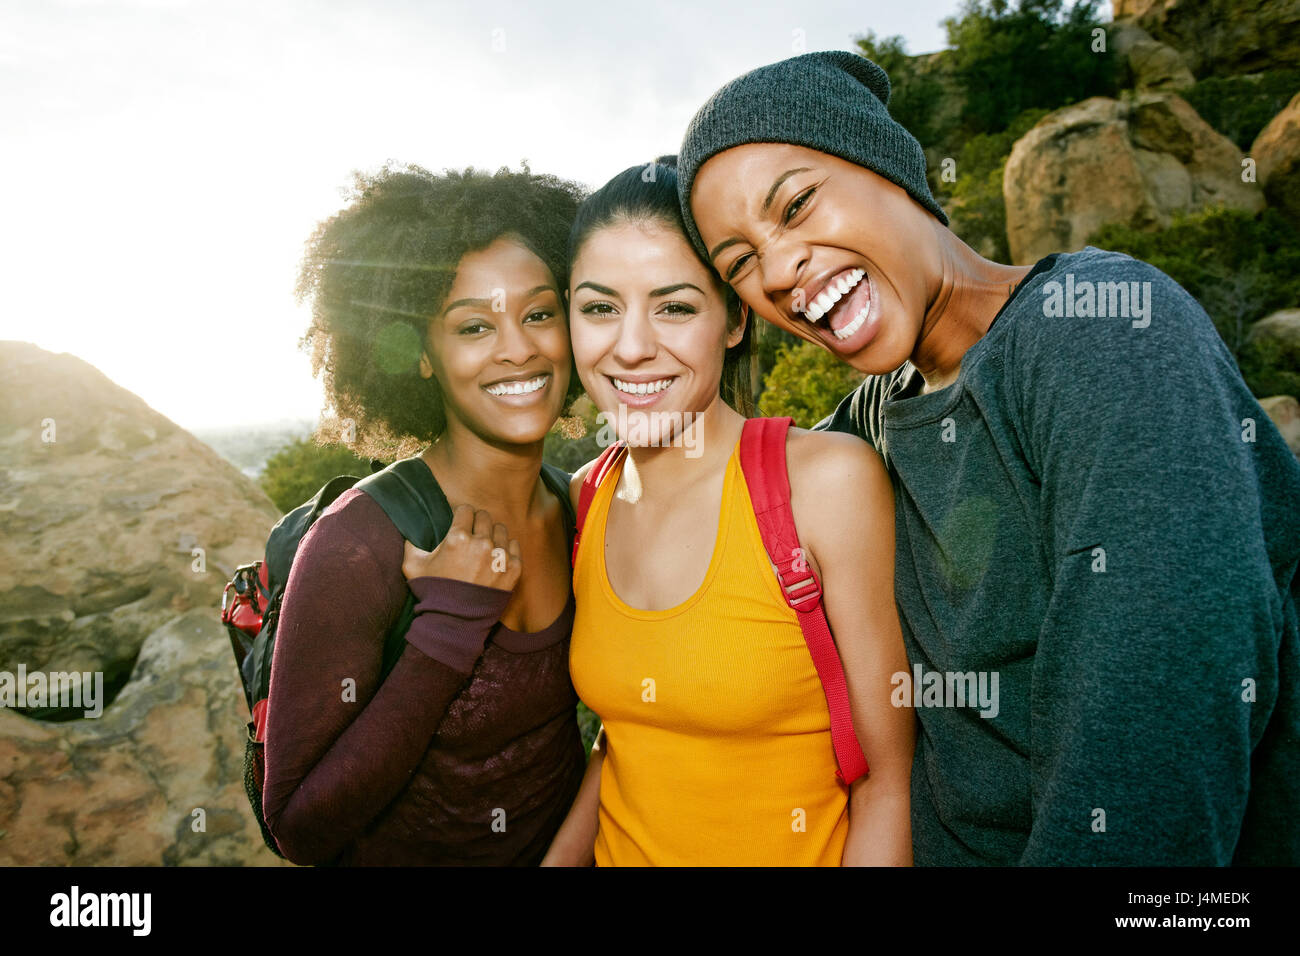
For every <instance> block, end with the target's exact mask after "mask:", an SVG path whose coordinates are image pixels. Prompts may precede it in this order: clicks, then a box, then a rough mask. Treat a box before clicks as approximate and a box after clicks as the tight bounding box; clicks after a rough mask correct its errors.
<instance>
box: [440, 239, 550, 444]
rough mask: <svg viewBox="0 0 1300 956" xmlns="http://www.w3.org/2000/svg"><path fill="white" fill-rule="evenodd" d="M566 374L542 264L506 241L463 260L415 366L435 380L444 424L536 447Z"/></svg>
mask: <svg viewBox="0 0 1300 956" xmlns="http://www.w3.org/2000/svg"><path fill="white" fill-rule="evenodd" d="M569 369H570V356H569V333H568V328H567V324H566V322H565V316H564V310H563V308H562V306H561V305H560V295H559V290H558V289H557V288H556V285H555V278H554V277H553V276H552V275H551V270H550V269H548V268H547V266H546V264H545V263H544V262H542V260H541V259H539V258H538V257H537V256H536V255H535V254H534V253H533V252H532V251H531V250H529V249H528V248H527V247H525V246H523V245H521V244H520V243H519V242H518V241H516V240H513V239H508V238H501V239H497V240H496V241H495V242H493V243H492V244H491V245H489V246H487V247H486V248H485V249H481V250H479V251H478V252H471V253H468V254H467V255H465V256H464V257H463V258H462V259H461V260H460V262H459V264H458V265H457V267H456V278H455V280H454V281H453V283H452V286H451V289H450V291H449V292H448V294H447V299H446V304H445V305H444V306H443V311H442V312H441V313H440V314H439V315H436V316H434V318H433V319H432V320H431V321H430V323H429V334H428V338H427V341H426V348H425V351H424V353H423V354H422V355H421V358H420V374H421V375H422V376H424V377H425V378H429V377H430V376H436V377H437V379H438V384H439V385H440V387H441V389H442V397H443V403H444V406H445V408H446V412H447V419H448V424H449V425H451V424H452V423H453V422H459V423H460V424H461V425H463V426H464V427H466V428H468V429H469V430H470V431H472V432H474V433H476V434H478V435H479V436H480V437H482V438H483V439H485V440H487V441H490V442H493V443H505V444H528V443H532V442H539V441H542V440H543V439H544V438H545V437H546V433H547V431H548V430H549V429H550V427H551V426H552V425H553V424H554V423H555V420H556V419H557V418H558V417H559V415H560V411H561V409H562V408H563V405H564V398H565V393H566V392H567V390H568V387H569Z"/></svg>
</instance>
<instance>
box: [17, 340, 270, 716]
mask: <svg viewBox="0 0 1300 956" xmlns="http://www.w3.org/2000/svg"><path fill="white" fill-rule="evenodd" d="M0 455H2V457H0V582H3V583H0V671H9V672H16V670H17V668H18V666H19V665H23V666H25V667H26V669H27V670H28V671H29V672H31V671H38V670H39V671H45V670H57V671H101V672H103V673H104V679H105V682H106V684H107V685H108V686H109V688H110V691H116V690H117V689H118V688H120V687H121V686H122V684H123V683H124V682H125V681H126V679H127V678H128V677H129V675H130V672H131V667H132V665H133V664H134V662H135V658H136V655H137V653H138V652H139V650H140V645H141V643H142V641H143V640H144V638H145V635H147V634H149V633H150V632H151V631H153V630H155V629H156V628H157V627H159V626H160V625H161V624H163V623H165V622H166V621H168V620H170V619H172V618H174V617H176V616H177V615H178V614H180V613H182V612H184V611H186V610H187V609H189V608H194V607H202V608H205V609H207V610H206V611H205V613H208V614H215V613H216V608H217V606H218V605H219V603H220V600H221V591H222V587H223V585H224V583H225V580H226V579H227V577H228V575H229V573H230V572H231V571H232V570H233V569H234V568H235V566H236V565H238V564H241V563H243V562H246V561H249V560H253V559H255V558H259V557H261V555H262V551H263V548H264V546H265V541H266V534H267V532H268V531H269V530H270V527H271V525H272V524H274V523H275V521H276V519H277V517H278V514H279V512H278V510H277V509H276V508H275V506H274V505H272V504H271V502H270V500H269V499H268V498H267V497H266V495H265V494H263V493H262V491H261V489H259V488H258V487H257V485H256V484H254V483H253V482H252V481H251V480H249V479H248V478H246V477H245V476H244V475H241V474H240V473H239V471H238V470H236V469H235V468H234V467H233V466H231V465H229V464H227V463H226V462H225V461H223V460H222V459H221V458H219V457H218V456H217V454H216V453H215V452H213V451H212V450H211V449H210V448H208V447H207V446H206V445H204V444H203V443H202V442H200V441H199V440H198V439H196V438H194V437H193V436H192V435H190V434H189V433H188V432H186V431H185V430H184V429H182V428H180V427H179V426H177V425H176V424H174V423H173V422H171V421H169V420H168V419H167V418H165V417H164V416H162V415H160V414H158V413H157V412H155V411H154V410H153V409H151V408H149V406H148V405H146V404H145V403H144V402H143V401H141V400H140V399H139V398H137V397H136V396H135V395H132V394H131V393H130V392H128V391H126V390H125V389H122V388H120V387H118V386H117V385H114V384H113V383H112V382H111V381H109V379H108V378H106V377H105V376H104V375H103V374H102V373H100V372H99V371H98V370H96V369H95V368H94V367H92V366H91V365H89V364H87V363H86V362H84V361H82V360H81V359H78V358H76V357H75V356H72V355H68V354H59V355H56V354H53V353H51V352H47V351H44V350H43V349H39V348H37V347H36V346H34V345H30V344H28V343H25V342H3V343H0ZM39 715H40V716H50V715H48V714H43V713H42V714H39Z"/></svg>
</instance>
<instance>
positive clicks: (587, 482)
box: [565, 441, 627, 564]
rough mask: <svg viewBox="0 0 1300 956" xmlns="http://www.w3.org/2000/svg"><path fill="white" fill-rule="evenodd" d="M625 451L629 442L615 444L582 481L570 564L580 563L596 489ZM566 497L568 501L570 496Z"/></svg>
mask: <svg viewBox="0 0 1300 956" xmlns="http://www.w3.org/2000/svg"><path fill="white" fill-rule="evenodd" d="M625 451H627V442H624V441H616V442H614V444H612V445H610V446H609V447H608V448H606V449H605V450H604V451H603V452H601V453H600V457H599V458H597V459H596V461H595V463H594V464H593V465H592V466H591V470H590V471H588V472H587V477H586V478H584V479H583V481H582V488H581V489H580V490H579V492H578V511H577V516H576V518H577V522H576V524H575V526H574V531H573V554H572V556H571V557H570V558H569V563H570V564H577V563H578V544H579V542H580V541H581V539H582V526H583V524H584V523H585V522H586V520H587V511H588V509H590V508H591V499H592V498H594V497H595V496H596V489H597V488H599V487H600V483H601V482H602V481H604V480H605V476H606V475H608V474H609V473H610V470H611V469H613V467H614V466H615V465H616V464H618V462H619V461H620V460H621V459H622V457H623V452H625ZM565 497H566V499H567V497H568V496H567V495H566V496H565Z"/></svg>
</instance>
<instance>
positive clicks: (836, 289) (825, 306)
mask: <svg viewBox="0 0 1300 956" xmlns="http://www.w3.org/2000/svg"><path fill="white" fill-rule="evenodd" d="M865 275H866V272H864V271H863V270H862V269H854V270H853V271H852V272H850V273H849V274H848V275H846V276H844V277H843V278H842V279H840V280H839V281H838V282H832V283H830V285H828V286H827V287H826V289H825V290H823V292H822V293H821V295H819V296H817V298H816V299H814V300H813V301H812V303H811V304H810V305H809V306H808V308H806V309H804V315H806V316H807V317H808V320H809V321H810V322H816V321H817V320H818V319H820V318H821V317H822V316H823V315H825V314H826V313H827V312H829V311H830V308H831V306H833V305H834V304H835V303H836V302H838V301H840V299H841V298H843V297H844V296H846V295H848V293H849V290H850V289H852V288H853V287H854V286H856V285H857V284H858V283H859V282H861V281H862V277H863V276H865Z"/></svg>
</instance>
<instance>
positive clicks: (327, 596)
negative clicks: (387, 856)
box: [263, 492, 511, 864]
mask: <svg viewBox="0 0 1300 956" xmlns="http://www.w3.org/2000/svg"><path fill="white" fill-rule="evenodd" d="M349 494H351V493H349ZM402 556H403V541H402V538H401V535H400V533H398V531H397V529H396V528H394V527H393V526H392V524H391V523H390V522H388V521H387V520H386V518H385V516H384V514H383V511H382V509H380V508H379V506H378V505H377V504H375V502H374V501H373V499H370V498H369V497H368V496H366V495H364V494H363V493H360V492H358V493H356V496H355V498H354V500H349V501H347V502H346V503H345V506H344V507H342V508H340V509H339V510H338V511H334V512H331V513H328V514H326V515H324V516H322V517H321V518H320V520H318V521H317V523H316V525H315V526H313V528H312V529H311V531H309V532H308V534H307V535H306V536H305V537H304V538H303V541H302V544H301V545H300V547H299V553H298V555H297V557H296V559H295V561H294V564H293V569H292V570H291V572H290V575H289V581H288V583H287V585H286V588H285V595H284V603H283V606H282V609H281V617H280V625H279V631H278V633H277V636H276V645H275V652H274V659H273V662H272V667H271V690H270V697H269V700H268V713H267V730H266V783H265V785H264V788H263V811H264V814H265V818H266V822H267V827H268V828H269V829H270V830H271V834H272V836H274V837H275V840H276V842H277V844H279V846H280V850H281V852H283V853H284V854H285V856H286V857H287V858H288V859H290V860H292V861H294V862H295V863H301V864H316V863H321V862H325V861H327V860H330V859H333V858H334V857H335V856H337V855H338V853H339V851H340V850H342V849H343V847H345V846H346V845H347V844H348V843H350V842H352V841H353V840H355V839H356V838H357V837H358V836H359V835H360V834H361V833H362V832H363V831H364V830H365V829H366V828H367V827H368V826H369V825H370V824H371V823H372V822H373V820H374V819H375V817H376V816H378V815H379V813H380V812H381V811H382V810H383V809H384V808H385V807H386V806H387V805H388V804H389V803H390V802H391V801H392V800H393V798H394V797H396V796H397V795H398V794H399V793H400V792H401V790H402V788H403V787H404V786H406V784H407V783H408V782H409V780H410V777H411V775H412V774H413V773H414V771H415V768H416V767H417V766H418V764H419V762H420V760H421V758H422V757H423V755H424V753H425V752H426V750H427V749H428V746H429V740H430V738H431V737H432V736H433V734H434V732H435V731H436V730H437V727H438V724H439V723H440V722H441V721H442V719H443V716H444V715H445V714H446V711H447V708H448V707H449V706H450V703H451V701H452V700H453V699H454V698H455V696H456V694H457V693H458V692H459V691H460V689H461V687H462V686H463V685H464V682H465V679H466V677H467V676H468V675H469V673H470V671H471V670H472V669H473V665H474V662H475V660H477V658H478V656H479V655H480V654H481V653H482V650H483V645H484V643H485V641H486V637H487V633H488V631H489V630H491V627H492V625H493V624H494V623H495V621H496V620H498V619H499V617H500V614H501V612H502V610H504V607H505V605H506V603H507V602H508V601H509V599H510V593H511V592H510V591H509V590H500V589H496V588H488V587H483V586H480V585H476V584H473V583H469V582H466V581H463V580H453V579H450V578H446V577H424V578H422V579H419V580H413V581H412V582H411V584H410V587H411V589H412V590H414V591H415V593H416V596H417V598H418V599H419V603H418V604H417V605H416V611H417V614H416V618H415V621H414V622H413V623H412V625H411V628H410V630H409V631H408V632H407V635H406V640H407V647H406V648H405V650H404V652H403V654H402V656H401V658H400V659H399V660H398V662H397V664H396V666H395V667H394V668H393V670H392V671H391V672H390V673H389V675H388V677H387V678H386V679H385V680H384V681H383V683H382V684H381V683H380V682H379V676H380V668H381V661H382V653H383V644H384V636H385V635H386V634H387V632H388V630H389V629H390V628H391V627H392V625H393V624H394V623H395V620H396V616H397V614H398V613H399V612H400V609H401V606H402V604H403V603H404V601H405V596H406V591H407V587H408V585H407V581H406V580H405V578H404V576H403V571H402Z"/></svg>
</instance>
